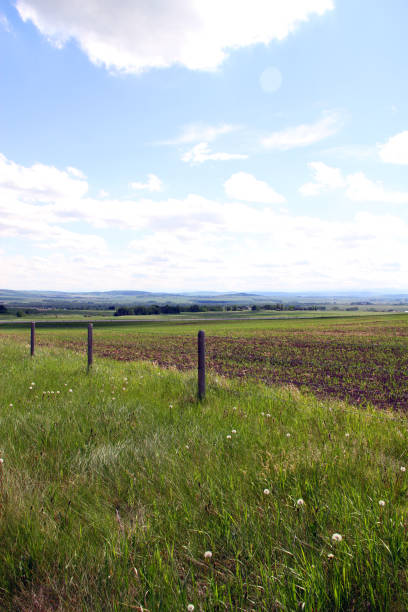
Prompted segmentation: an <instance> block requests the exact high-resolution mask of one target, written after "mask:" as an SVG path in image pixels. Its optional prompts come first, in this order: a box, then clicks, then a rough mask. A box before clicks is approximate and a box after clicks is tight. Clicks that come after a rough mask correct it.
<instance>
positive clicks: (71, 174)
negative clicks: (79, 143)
mask: <svg viewBox="0 0 408 612" xmlns="http://www.w3.org/2000/svg"><path fill="white" fill-rule="evenodd" d="M84 178H85V177H84V175H83V174H82V172H81V171H80V170H77V169H76V168H72V167H71V168H67V171H64V170H58V169H57V168H55V167H54V166H46V165H44V164H34V165H33V166H30V167H26V166H21V165H18V164H16V163H14V162H13V161H9V160H8V159H7V158H6V157H5V156H4V155H2V154H1V153H0V188H1V189H3V190H9V191H13V192H16V193H18V194H19V196H20V197H21V198H23V199H24V200H28V201H43V202H53V201H55V200H58V199H65V198H74V199H75V198H81V197H82V196H84V195H85V194H86V192H87V191H88V183H87V182H86V180H84Z"/></svg>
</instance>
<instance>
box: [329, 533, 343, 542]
mask: <svg viewBox="0 0 408 612" xmlns="http://www.w3.org/2000/svg"><path fill="white" fill-rule="evenodd" d="M331 539H332V540H333V542H341V541H342V539H343V536H342V535H341V534H340V533H333V535H332V538H331Z"/></svg>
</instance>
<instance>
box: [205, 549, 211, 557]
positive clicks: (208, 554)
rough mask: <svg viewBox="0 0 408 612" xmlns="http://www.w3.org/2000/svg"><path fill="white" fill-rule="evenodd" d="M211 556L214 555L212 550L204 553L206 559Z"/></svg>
mask: <svg viewBox="0 0 408 612" xmlns="http://www.w3.org/2000/svg"><path fill="white" fill-rule="evenodd" d="M211 557H212V552H211V550H206V551H205V553H204V559H211Z"/></svg>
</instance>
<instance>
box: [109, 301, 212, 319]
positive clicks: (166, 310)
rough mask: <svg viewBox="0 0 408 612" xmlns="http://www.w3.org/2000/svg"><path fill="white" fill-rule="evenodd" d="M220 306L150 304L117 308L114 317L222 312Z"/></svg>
mask: <svg viewBox="0 0 408 612" xmlns="http://www.w3.org/2000/svg"><path fill="white" fill-rule="evenodd" d="M223 310H224V307H223V306H222V305H219V304H218V305H212V306H200V305H199V304H191V305H185V304H164V305H162V306H160V305H159V304H151V305H149V306H119V307H118V308H117V309H116V311H115V313H114V315H115V317H123V316H126V315H159V314H180V313H181V312H209V311H212V312H220V311H223Z"/></svg>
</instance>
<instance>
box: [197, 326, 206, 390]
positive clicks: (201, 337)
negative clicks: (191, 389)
mask: <svg viewBox="0 0 408 612" xmlns="http://www.w3.org/2000/svg"><path fill="white" fill-rule="evenodd" d="M204 397H205V333H204V332H203V331H199V332H198V399H199V400H202V399H204Z"/></svg>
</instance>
